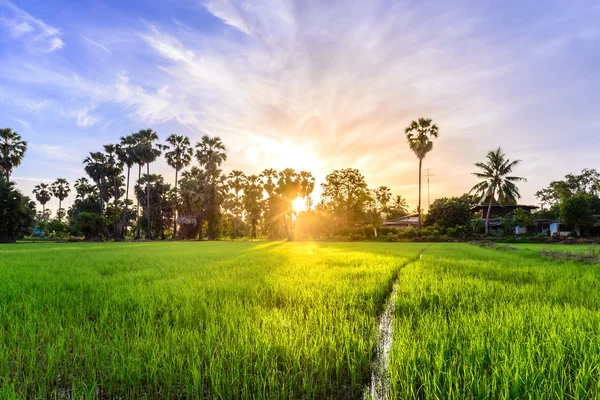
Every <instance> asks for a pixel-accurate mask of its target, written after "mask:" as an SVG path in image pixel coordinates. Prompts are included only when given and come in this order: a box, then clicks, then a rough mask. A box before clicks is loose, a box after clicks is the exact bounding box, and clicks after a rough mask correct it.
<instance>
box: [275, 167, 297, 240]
mask: <svg viewBox="0 0 600 400" xmlns="http://www.w3.org/2000/svg"><path fill="white" fill-rule="evenodd" d="M276 191H277V194H279V195H280V196H281V197H282V198H283V199H284V201H285V207H286V212H285V220H284V221H285V228H286V233H287V237H288V240H294V229H293V216H294V209H293V207H292V201H294V200H295V199H297V198H298V195H299V194H300V176H299V175H298V173H297V172H296V171H294V170H293V169H292V168H286V169H284V170H283V171H281V172H280V173H279V179H278V180H277V189H276Z"/></svg>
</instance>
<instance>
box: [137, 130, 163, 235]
mask: <svg viewBox="0 0 600 400" xmlns="http://www.w3.org/2000/svg"><path fill="white" fill-rule="evenodd" d="M136 136H137V139H138V144H139V150H140V152H139V156H140V161H141V162H142V163H144V164H146V180H147V182H146V210H147V215H146V220H147V222H148V227H147V228H148V229H147V231H146V238H147V239H152V229H151V224H150V222H151V219H152V218H151V217H152V216H151V215H150V214H151V209H150V163H152V162H154V161H156V159H157V158H158V157H159V156H160V155H161V153H162V152H161V150H160V148H159V147H157V146H155V142H156V141H158V135H157V133H156V132H154V131H153V130H152V129H142V130H140V131H139V132H138V133H137V134H136ZM138 225H139V224H138ZM138 229H139V228H138Z"/></svg>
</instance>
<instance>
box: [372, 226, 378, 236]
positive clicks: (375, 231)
mask: <svg viewBox="0 0 600 400" xmlns="http://www.w3.org/2000/svg"><path fill="white" fill-rule="evenodd" d="M373 233H374V234H375V237H377V228H376V227H373Z"/></svg>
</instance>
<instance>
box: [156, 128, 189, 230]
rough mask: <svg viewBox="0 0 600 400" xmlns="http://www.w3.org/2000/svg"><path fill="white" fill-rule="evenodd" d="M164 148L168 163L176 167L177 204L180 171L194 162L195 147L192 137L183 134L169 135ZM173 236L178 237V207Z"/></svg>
mask: <svg viewBox="0 0 600 400" xmlns="http://www.w3.org/2000/svg"><path fill="white" fill-rule="evenodd" d="M162 149H163V150H164V151H165V158H166V159H167V164H169V166H170V167H171V168H173V169H175V190H174V196H175V204H177V181H178V175H179V171H181V170H182V169H183V168H186V167H187V166H189V165H190V163H191V162H192V155H193V149H192V145H191V144H190V139H189V138H188V137H187V136H183V135H175V134H172V135H169V137H167V140H166V144H165V145H163V147H162ZM173 237H177V208H175V210H174V212H173Z"/></svg>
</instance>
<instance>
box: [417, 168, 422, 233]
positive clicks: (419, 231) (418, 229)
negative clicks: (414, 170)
mask: <svg viewBox="0 0 600 400" xmlns="http://www.w3.org/2000/svg"><path fill="white" fill-rule="evenodd" d="M422 165H423V159H421V158H419V205H418V206H417V214H419V223H418V224H417V233H418V236H419V237H421V166H422Z"/></svg>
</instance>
